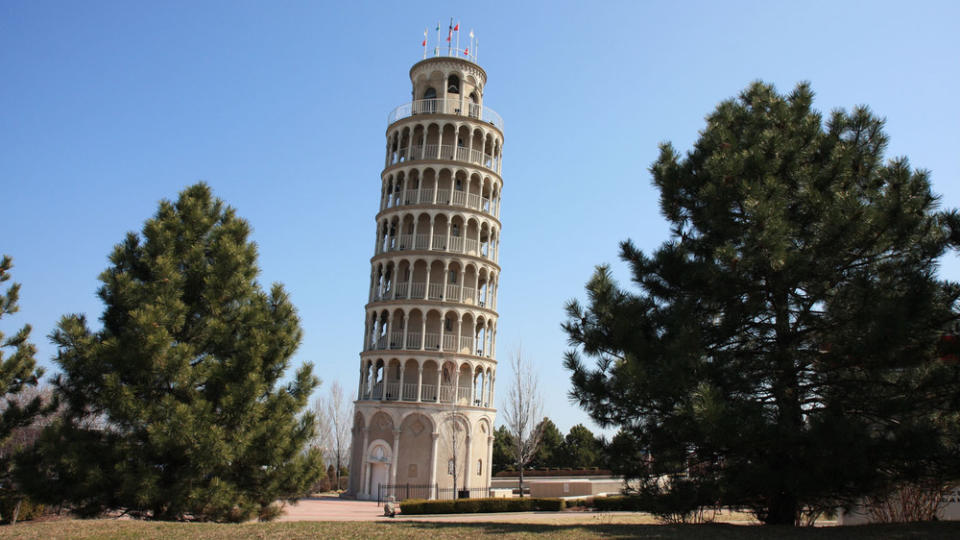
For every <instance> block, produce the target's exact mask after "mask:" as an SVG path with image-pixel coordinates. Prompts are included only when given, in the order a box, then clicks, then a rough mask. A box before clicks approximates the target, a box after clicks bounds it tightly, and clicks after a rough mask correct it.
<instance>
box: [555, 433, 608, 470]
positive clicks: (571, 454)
mask: <svg viewBox="0 0 960 540" xmlns="http://www.w3.org/2000/svg"><path fill="white" fill-rule="evenodd" d="M562 453H563V456H564V462H563V463H564V466H565V467H568V468H571V469H585V468H588V467H599V466H600V465H601V461H602V459H603V446H602V445H601V444H600V441H598V440H597V438H596V437H594V436H593V432H592V431H590V430H589V429H587V427H586V426H584V425H583V424H577V425H575V426H573V427H572V428H570V432H569V433H567V436H566V438H565V439H564V441H563V448H562Z"/></svg>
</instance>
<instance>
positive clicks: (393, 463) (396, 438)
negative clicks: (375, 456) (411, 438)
mask: <svg viewBox="0 0 960 540" xmlns="http://www.w3.org/2000/svg"><path fill="white" fill-rule="evenodd" d="M399 455H400V429H399V428H397V429H394V430H393V455H392V456H391V457H390V485H391V486H395V485H397V461H398V460H397V457H398V456H399ZM392 489H396V488H392ZM390 494H391V495H394V493H393V491H392V490H391V492H390Z"/></svg>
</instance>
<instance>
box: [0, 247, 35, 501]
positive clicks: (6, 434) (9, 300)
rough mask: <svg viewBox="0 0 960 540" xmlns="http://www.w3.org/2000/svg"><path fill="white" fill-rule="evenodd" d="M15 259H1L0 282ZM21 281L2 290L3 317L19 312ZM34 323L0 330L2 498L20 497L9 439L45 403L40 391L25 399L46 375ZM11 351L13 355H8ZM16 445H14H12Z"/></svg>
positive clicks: (33, 416) (5, 277)
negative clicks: (40, 365)
mask: <svg viewBox="0 0 960 540" xmlns="http://www.w3.org/2000/svg"><path fill="white" fill-rule="evenodd" d="M12 267H13V260H12V259H11V258H10V257H9V256H7V255H4V256H3V258H2V259H0V283H4V282H6V281H9V280H10V269H11V268H12ZM19 298H20V284H19V283H13V284H11V285H10V286H9V287H8V288H7V290H6V291H3V292H2V293H0V318H2V317H4V316H7V315H12V314H14V313H16V312H17V311H18V310H19V309H20V306H19V305H18V303H17V302H18V300H19ZM30 330H31V328H30V325H29V324H28V325H25V326H24V327H23V328H21V329H20V330H19V331H17V332H16V333H15V334H13V335H12V336H10V337H8V338H6V339H4V338H5V336H4V335H3V332H0V396H3V409H2V410H3V412H2V413H0V448H2V449H3V450H5V451H3V452H0V498H2V499H8V498H11V497H13V498H19V493H18V492H17V490H16V489H15V488H14V483H13V482H12V477H11V472H12V471H11V467H12V465H13V463H12V459H11V457H12V454H13V452H16V451H17V450H19V449H18V448H8V442H10V437H11V435H12V434H13V432H14V430H16V429H17V428H21V427H25V426H28V425H30V423H31V422H33V420H34V419H35V418H37V416H38V415H40V414H43V413H44V412H45V411H44V405H43V400H42V398H41V396H40V395H39V394H38V395H36V396H35V397H33V398H32V399H23V391H24V390H26V389H27V388H29V387H36V386H37V381H38V380H39V379H40V377H41V376H42V375H43V370H42V369H41V368H38V367H37V362H36V358H35V355H36V352H37V349H36V347H34V346H33V344H32V343H30V342H29V341H28V340H29V339H30ZM5 350H9V351H10V354H9V356H7V355H5V354H4V351H5ZM11 445H12V444H11Z"/></svg>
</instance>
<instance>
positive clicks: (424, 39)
mask: <svg viewBox="0 0 960 540" xmlns="http://www.w3.org/2000/svg"><path fill="white" fill-rule="evenodd" d="M423 59H424V60H426V59H427V29H426V28H424V29H423Z"/></svg>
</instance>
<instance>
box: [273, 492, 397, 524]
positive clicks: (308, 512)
mask: <svg viewBox="0 0 960 540" xmlns="http://www.w3.org/2000/svg"><path fill="white" fill-rule="evenodd" d="M381 519H387V520H388V519H390V518H388V517H384V515H383V507H382V506H377V503H376V501H352V500H349V499H341V498H339V497H332V496H320V497H307V498H306V499H300V500H299V501H297V504H288V505H287V507H286V512H285V513H284V515H282V516H280V519H279V520H278V521H377V520H381Z"/></svg>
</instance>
